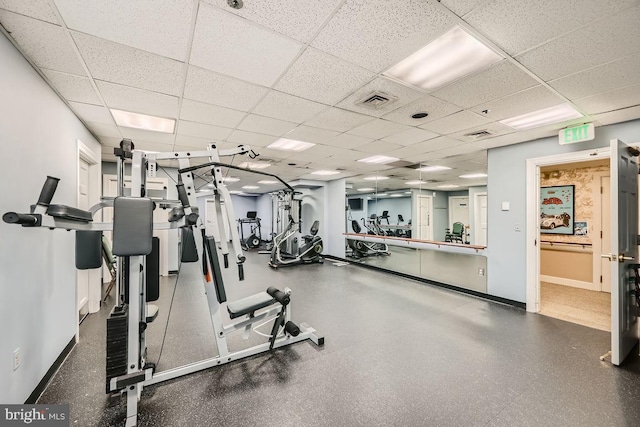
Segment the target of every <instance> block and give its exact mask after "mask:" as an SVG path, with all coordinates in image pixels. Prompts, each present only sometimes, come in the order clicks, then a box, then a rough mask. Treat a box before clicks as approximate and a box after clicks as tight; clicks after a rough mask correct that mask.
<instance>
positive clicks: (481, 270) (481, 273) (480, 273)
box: [478, 267, 484, 276]
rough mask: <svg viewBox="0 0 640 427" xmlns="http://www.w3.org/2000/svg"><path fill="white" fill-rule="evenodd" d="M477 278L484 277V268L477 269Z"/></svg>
mask: <svg viewBox="0 0 640 427" xmlns="http://www.w3.org/2000/svg"><path fill="white" fill-rule="evenodd" d="M478 276H484V268H482V267H480V268H478Z"/></svg>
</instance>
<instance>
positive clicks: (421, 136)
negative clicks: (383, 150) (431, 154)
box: [382, 128, 440, 145]
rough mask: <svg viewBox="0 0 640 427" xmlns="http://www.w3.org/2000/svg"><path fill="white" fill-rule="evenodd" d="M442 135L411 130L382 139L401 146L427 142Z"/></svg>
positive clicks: (415, 129) (421, 130)
mask: <svg viewBox="0 0 640 427" xmlns="http://www.w3.org/2000/svg"><path fill="white" fill-rule="evenodd" d="M438 136H440V135H438V134H437V133H434V132H429V131H427V130H423V129H418V128H410V129H407V130H405V131H402V132H400V133H396V134H393V135H389V136H386V137H384V138H382V140H384V141H388V142H393V143H396V144H400V145H412V144H417V143H418V142H422V141H426V140H428V139H432V138H436V137H438Z"/></svg>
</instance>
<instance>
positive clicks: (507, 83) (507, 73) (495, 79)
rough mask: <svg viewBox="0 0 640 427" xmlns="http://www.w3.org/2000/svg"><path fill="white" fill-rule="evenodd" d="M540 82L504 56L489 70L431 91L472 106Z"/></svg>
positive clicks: (467, 106) (453, 101) (458, 102)
mask: <svg viewBox="0 0 640 427" xmlns="http://www.w3.org/2000/svg"><path fill="white" fill-rule="evenodd" d="M537 83H538V82H537V81H536V80H534V79H533V77H530V76H529V75H528V74H526V73H525V72H524V71H522V70H520V69H519V68H518V67H516V66H515V65H513V64H512V63H511V62H509V61H507V60H504V61H501V62H498V63H497V64H496V65H494V66H492V67H491V68H489V69H488V70H485V71H482V72H480V73H477V74H474V75H472V76H470V77H467V78H464V79H462V80H458V81H457V82H454V83H452V84H450V85H448V86H445V87H443V88H441V89H438V90H437V91H435V92H433V93H432V95H433V96H436V97H438V98H440V99H443V100H445V101H448V102H451V103H453V104H456V105H460V106H462V107H465V108H470V107H474V106H476V105H478V104H482V103H485V102H489V101H492V100H494V99H499V98H502V97H503V96H506V95H509V94H512V93H515V92H518V91H521V90H524V89H527V88H529V87H532V86H535V85H536V84H537Z"/></svg>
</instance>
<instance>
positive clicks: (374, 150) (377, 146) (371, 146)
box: [354, 139, 402, 156]
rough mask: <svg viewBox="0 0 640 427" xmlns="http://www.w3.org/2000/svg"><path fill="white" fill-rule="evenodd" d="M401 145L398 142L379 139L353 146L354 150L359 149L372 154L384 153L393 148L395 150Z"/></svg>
mask: <svg viewBox="0 0 640 427" xmlns="http://www.w3.org/2000/svg"><path fill="white" fill-rule="evenodd" d="M401 147H402V145H400V144H395V143H393V142H388V141H383V140H381V139H379V140H376V141H373V142H370V143H368V144H365V145H360V146H358V147H356V148H354V150H355V151H360V152H362V153H368V154H371V155H372V156H373V155H376V154H384V153H388V152H389V151H393V150H397V149H399V148H401Z"/></svg>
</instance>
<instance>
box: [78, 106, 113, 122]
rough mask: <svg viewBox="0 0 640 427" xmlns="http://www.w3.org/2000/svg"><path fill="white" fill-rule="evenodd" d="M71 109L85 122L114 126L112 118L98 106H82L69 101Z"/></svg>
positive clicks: (105, 110)
mask: <svg viewBox="0 0 640 427" xmlns="http://www.w3.org/2000/svg"><path fill="white" fill-rule="evenodd" d="M69 105H70V106H71V109H73V111H74V112H75V113H76V114H77V115H78V116H80V118H81V119H82V120H84V121H85V122H94V123H104V124H107V125H115V123H114V122H113V118H112V117H111V114H110V113H109V110H107V109H106V108H105V107H102V106H99V105H91V104H83V103H80V102H73V101H70V102H69Z"/></svg>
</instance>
